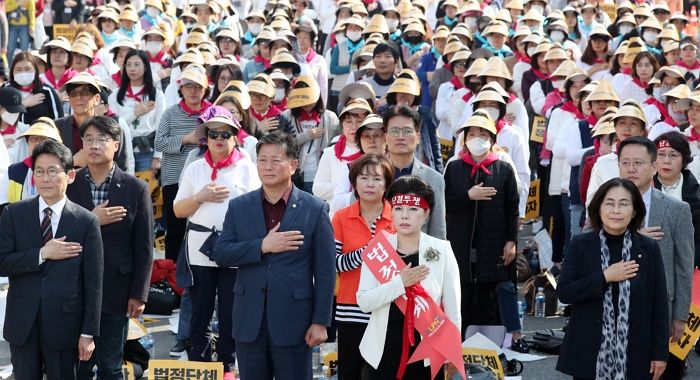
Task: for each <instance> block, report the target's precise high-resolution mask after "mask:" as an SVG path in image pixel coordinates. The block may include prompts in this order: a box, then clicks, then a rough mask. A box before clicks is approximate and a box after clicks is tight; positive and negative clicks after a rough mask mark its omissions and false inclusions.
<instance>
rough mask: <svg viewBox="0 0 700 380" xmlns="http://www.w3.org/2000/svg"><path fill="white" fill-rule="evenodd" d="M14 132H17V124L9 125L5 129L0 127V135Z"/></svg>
mask: <svg viewBox="0 0 700 380" xmlns="http://www.w3.org/2000/svg"><path fill="white" fill-rule="evenodd" d="M15 132H17V124H15V125H10V126H8V127H7V128H5V129H0V135H3V136H7V135H12V134H14V133H15Z"/></svg>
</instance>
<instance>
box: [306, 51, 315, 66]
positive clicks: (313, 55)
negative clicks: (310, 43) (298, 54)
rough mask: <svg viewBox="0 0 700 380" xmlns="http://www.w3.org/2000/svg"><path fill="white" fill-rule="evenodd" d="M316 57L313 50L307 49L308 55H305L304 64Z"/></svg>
mask: <svg viewBox="0 0 700 380" xmlns="http://www.w3.org/2000/svg"><path fill="white" fill-rule="evenodd" d="M316 55H317V54H316V52H315V51H314V49H309V54H307V55H306V63H311V61H312V60H313V59H314V58H316Z"/></svg>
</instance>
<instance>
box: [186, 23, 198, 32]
mask: <svg viewBox="0 0 700 380" xmlns="http://www.w3.org/2000/svg"><path fill="white" fill-rule="evenodd" d="M195 25H197V23H196V22H191V23H189V24H185V29H187V31H188V32H189V31H190V30H192V28H194V26H195Z"/></svg>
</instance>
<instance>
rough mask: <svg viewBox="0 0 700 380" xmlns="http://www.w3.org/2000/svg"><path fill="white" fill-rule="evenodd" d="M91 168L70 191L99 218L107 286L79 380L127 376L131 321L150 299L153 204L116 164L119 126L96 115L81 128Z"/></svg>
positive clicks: (80, 173) (81, 173) (81, 172)
mask: <svg viewBox="0 0 700 380" xmlns="http://www.w3.org/2000/svg"><path fill="white" fill-rule="evenodd" d="M80 136H81V138H82V142H83V149H85V151H86V152H87V153H86V156H87V166H86V167H85V168H83V169H80V170H79V171H78V172H77V174H76V176H75V180H74V182H73V183H72V184H71V185H70V186H69V187H68V190H67V195H68V198H69V199H70V200H72V201H73V202H75V203H76V204H78V205H80V206H82V207H83V208H85V209H86V210H92V213H93V214H95V216H97V220H98V221H99V223H100V226H101V231H102V242H103V246H104V260H105V263H106V265H105V266H104V273H103V278H104V287H103V291H102V293H103V296H102V299H103V302H102V313H101V317H100V334H99V338H97V339H96V350H95V355H94V356H93V358H92V360H91V361H89V362H85V363H81V365H80V368H79V373H78V375H79V378H86V379H87V378H92V373H91V372H92V367H93V366H94V365H95V364H96V365H97V371H98V376H99V377H100V378H111V377H114V376H116V375H119V374H121V373H122V356H123V353H124V343H126V335H127V331H128V321H129V318H138V317H139V316H140V315H141V313H142V312H143V310H144V306H145V302H146V300H147V298H148V289H149V285H150V279H151V265H152V261H153V254H152V251H153V250H152V247H153V233H152V231H153V206H152V204H151V194H150V191H149V189H148V186H147V185H146V183H145V182H143V181H140V180H138V179H137V178H136V177H134V176H132V175H129V174H127V173H125V172H123V171H122V170H121V169H119V167H117V165H116V163H115V162H114V154H115V152H117V151H118V150H119V145H120V144H121V141H120V137H121V130H120V127H119V124H118V123H117V122H116V121H115V120H114V119H111V118H109V117H105V116H96V117H92V118H89V119H87V120H86V121H85V122H84V123H83V124H82V125H81V126H80Z"/></svg>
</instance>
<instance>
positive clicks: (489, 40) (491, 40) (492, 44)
mask: <svg viewBox="0 0 700 380" xmlns="http://www.w3.org/2000/svg"><path fill="white" fill-rule="evenodd" d="M486 41H488V43H489V45H491V46H493V47H496V46H495V45H494V43H493V38H492V37H487V38H486Z"/></svg>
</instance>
